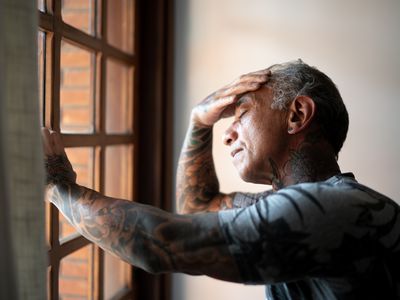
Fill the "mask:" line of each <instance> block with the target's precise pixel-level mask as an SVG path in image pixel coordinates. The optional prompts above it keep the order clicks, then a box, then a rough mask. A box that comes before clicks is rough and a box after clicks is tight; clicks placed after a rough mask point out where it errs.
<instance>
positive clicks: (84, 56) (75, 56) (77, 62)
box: [61, 48, 91, 69]
mask: <svg viewBox="0 0 400 300" xmlns="http://www.w3.org/2000/svg"><path fill="white" fill-rule="evenodd" d="M78 49H79V48H78ZM90 56H91V55H90V52H88V51H85V50H81V49H79V50H77V51H73V52H72V51H71V52H70V51H68V52H67V51H62V52H61V69H63V68H65V67H81V68H89V67H90V63H91V59H90Z"/></svg>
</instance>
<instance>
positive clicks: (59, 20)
mask: <svg viewBox="0 0 400 300" xmlns="http://www.w3.org/2000/svg"><path fill="white" fill-rule="evenodd" d="M135 6H136V2H135V1H134V0H118V1H112V0H108V1H106V0H104V1H101V0H55V1H45V0H40V1H38V11H39V30H38V57H37V59H38V71H39V99H40V107H41V113H42V115H41V120H42V123H43V125H45V126H47V127H51V128H53V129H54V130H57V131H61V133H62V136H63V140H64V144H65V146H66V152H67V154H68V156H69V158H70V160H71V163H72V165H73V167H74V169H75V171H76V172H77V180H78V183H79V184H82V185H85V186H87V187H90V188H93V189H96V190H98V191H100V192H101V193H104V194H106V195H108V196H112V197H118V198H125V199H133V196H134V194H133V192H134V191H133V187H134V186H135V183H134V180H135V179H134V163H133V161H134V149H135V144H136V143H135V139H134V121H135V120H134V118H133V116H134V100H135V99H134V98H135V97H134V95H135V90H134V86H135V84H134V80H135V69H136V55H135V52H134V46H135V44H134V40H135V38H134V37H135V34H134V32H135V28H134V26H135ZM116 179H118V180H116ZM46 230H47V243H48V245H47V246H48V257H49V259H48V262H49V264H48V298H49V299H63V300H67V299H134V296H133V290H134V289H133V285H132V275H133V274H132V267H131V266H130V265H128V264H126V263H124V262H122V261H120V260H119V259H117V258H115V257H113V256H111V255H109V254H107V253H104V252H103V251H102V250H101V249H100V248H98V247H97V246H95V245H93V244H92V243H90V242H89V241H87V240H86V239H85V238H83V237H82V236H80V235H79V234H78V233H77V232H76V231H75V230H74V228H73V227H72V226H70V225H69V224H68V222H67V221H66V220H65V219H64V218H63V216H62V215H61V214H59V213H58V210H57V209H56V208H55V207H54V206H53V205H50V204H47V207H46Z"/></svg>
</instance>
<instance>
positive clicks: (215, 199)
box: [176, 126, 232, 213]
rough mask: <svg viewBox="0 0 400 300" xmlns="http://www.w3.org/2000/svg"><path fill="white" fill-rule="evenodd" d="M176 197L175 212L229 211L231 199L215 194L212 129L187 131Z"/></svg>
mask: <svg viewBox="0 0 400 300" xmlns="http://www.w3.org/2000/svg"><path fill="white" fill-rule="evenodd" d="M176 194H177V202H178V207H179V209H180V210H181V211H184V212H187V213H193V212H199V211H214V210H219V209H226V208H231V207H232V197H231V196H229V195H224V194H220V193H219V182H218V178H217V175H216V172H215V167H214V161H213V157H212V128H199V127H196V126H193V127H191V128H190V129H189V132H188V134H187V136H186V139H185V142H184V145H183V148H182V152H181V156H180V159H179V164H178V172H177V188H176Z"/></svg>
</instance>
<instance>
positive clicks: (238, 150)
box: [231, 148, 243, 157]
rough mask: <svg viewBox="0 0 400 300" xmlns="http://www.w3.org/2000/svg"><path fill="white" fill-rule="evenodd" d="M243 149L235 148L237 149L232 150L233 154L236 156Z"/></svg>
mask: <svg viewBox="0 0 400 300" xmlns="http://www.w3.org/2000/svg"><path fill="white" fill-rule="evenodd" d="M242 150H243V148H237V149H235V150H233V151H232V152H231V156H232V157H235V155H236V154H238V153H239V152H240V151H242Z"/></svg>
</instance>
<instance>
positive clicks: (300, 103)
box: [288, 96, 316, 134]
mask: <svg viewBox="0 0 400 300" xmlns="http://www.w3.org/2000/svg"><path fill="white" fill-rule="evenodd" d="M315 109H316V107H315V102H314V100H313V99H311V98H310V97H308V96H297V97H296V98H295V99H294V100H293V102H292V103H291V104H290V106H289V113H288V133H289V134H295V133H298V132H300V131H302V130H303V129H305V128H306V127H307V126H308V125H309V124H310V123H311V121H312V120H313V118H314V114H315Z"/></svg>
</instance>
